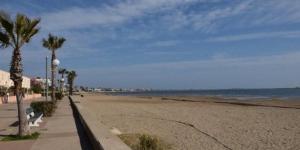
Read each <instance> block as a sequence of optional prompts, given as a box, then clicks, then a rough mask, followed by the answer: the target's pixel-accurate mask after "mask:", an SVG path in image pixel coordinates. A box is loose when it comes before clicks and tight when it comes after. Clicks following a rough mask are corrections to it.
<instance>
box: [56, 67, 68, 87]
mask: <svg viewBox="0 0 300 150" xmlns="http://www.w3.org/2000/svg"><path fill="white" fill-rule="evenodd" d="M58 73H59V74H61V80H60V91H61V92H62V91H63V82H64V81H63V79H64V76H65V74H67V69H65V68H60V69H59V70H58Z"/></svg>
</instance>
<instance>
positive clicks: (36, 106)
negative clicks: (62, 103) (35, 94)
mask: <svg viewBox="0 0 300 150" xmlns="http://www.w3.org/2000/svg"><path fill="white" fill-rule="evenodd" d="M30 106H31V107H32V108H33V110H34V112H41V113H43V114H44V116H45V117H49V116H52V113H53V112H54V110H55V108H56V104H55V103H54V102H52V101H40V102H32V103H31V104H30Z"/></svg>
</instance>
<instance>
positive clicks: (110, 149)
mask: <svg viewBox="0 0 300 150" xmlns="http://www.w3.org/2000/svg"><path fill="white" fill-rule="evenodd" d="M69 100H70V103H71V107H72V109H73V111H74V113H75V114H74V115H75V116H76V117H78V118H79V120H80V123H81V125H82V126H83V129H84V132H85V133H86V135H87V136H88V138H89V141H90V143H91V144H92V147H93V149H94V150H131V148H129V146H127V145H126V144H125V143H123V142H122V141H121V139H119V138H118V137H117V136H115V135H113V134H111V133H110V132H109V130H108V129H106V128H105V127H104V126H103V127H102V125H100V126H101V128H99V127H97V126H95V125H93V124H91V123H89V121H88V120H87V117H86V119H84V117H83V116H84V115H86V114H84V112H82V110H81V108H80V107H78V106H77V105H76V104H75V103H76V102H79V101H75V100H74V98H72V97H71V96H69ZM96 133H97V134H96Z"/></svg>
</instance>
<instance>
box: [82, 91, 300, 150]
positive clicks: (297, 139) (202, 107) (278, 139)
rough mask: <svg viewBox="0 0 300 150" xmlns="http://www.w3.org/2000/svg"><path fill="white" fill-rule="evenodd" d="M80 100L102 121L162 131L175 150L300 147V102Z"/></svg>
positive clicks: (99, 97)
mask: <svg viewBox="0 0 300 150" xmlns="http://www.w3.org/2000/svg"><path fill="white" fill-rule="evenodd" d="M195 101H197V102H195ZM80 103H81V106H82V107H84V108H85V109H86V110H87V111H88V113H89V114H90V115H91V117H94V119H95V120H97V121H96V122H97V123H101V124H104V125H106V126H107V127H108V128H110V129H114V128H116V129H118V130H119V131H120V132H121V133H126V134H131V133H146V134H151V135H156V136H158V137H159V138H161V139H163V140H164V141H165V142H167V143H169V144H171V145H172V149H178V150H183V149H188V150H200V149H205V150H217V149H218V150H219V149H234V150H236V149H249V150H250V149H251V150H252V149H261V150H265V149H272V150H282V149H294V150H298V149H300V109H299V108H300V103H299V101H286V102H283V101H276V100H275V101H267V102H265V101H259V100H257V101H252V102H243V103H242V104H240V101H236V100H227V101H224V100H220V99H216V98H211V97H164V98H162V97H131V96H107V95H102V94H87V95H85V97H84V98H83V99H81V102H80ZM237 103H238V104H237ZM244 103H245V104H246V105H245V104H244ZM248 104H249V105H248ZM274 106H275V107H274ZM278 106H279V107H278Z"/></svg>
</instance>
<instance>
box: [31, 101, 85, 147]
mask: <svg viewBox="0 0 300 150" xmlns="http://www.w3.org/2000/svg"><path fill="white" fill-rule="evenodd" d="M41 130H42V131H41V136H40V137H39V138H38V140H37V141H36V142H35V143H34V144H33V146H32V148H31V150H41V149H42V150H53V149H55V150H69V149H70V150H81V149H91V148H90V144H89V143H88V141H87V138H86V137H85V134H84V133H83V130H82V128H81V126H80V124H79V122H78V121H77V119H76V118H74V117H73V112H72V108H71V106H70V102H69V100H68V98H67V97H65V98H64V99H63V100H62V101H59V103H58V108H57V109H56V111H55V113H54V115H53V116H52V117H50V118H49V120H48V122H47V123H46V125H45V127H44V128H43V129H41Z"/></svg>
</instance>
